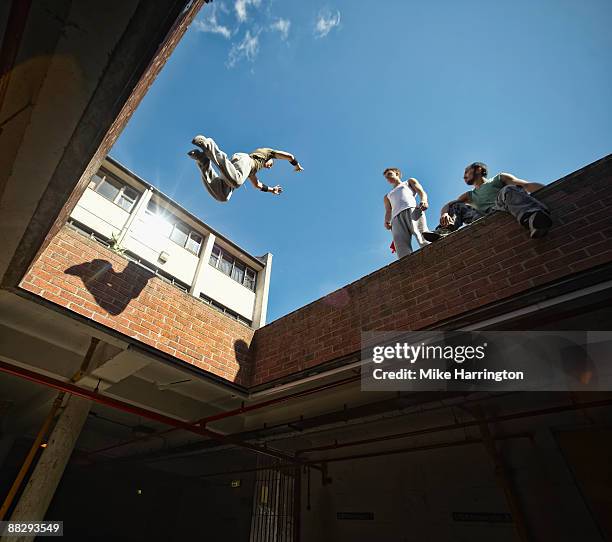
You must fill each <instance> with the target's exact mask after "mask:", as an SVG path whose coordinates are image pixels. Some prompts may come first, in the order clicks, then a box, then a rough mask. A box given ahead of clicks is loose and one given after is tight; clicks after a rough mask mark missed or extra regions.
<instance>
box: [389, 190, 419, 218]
mask: <svg viewBox="0 0 612 542" xmlns="http://www.w3.org/2000/svg"><path fill="white" fill-rule="evenodd" d="M414 194H415V193H414V191H413V190H412V188H411V186H410V185H409V184H408V181H403V182H401V183H400V184H398V185H397V186H396V187H395V188H394V189H393V190H391V192H389V193H388V194H387V197H388V198H389V202H390V203H391V218H392V219H393V218H395V217H396V216H397V215H399V214H400V213H401V212H402V211H403V210H404V209H408V208H412V209H414V208H415V207H416V206H417V202H416V197H415V195H414Z"/></svg>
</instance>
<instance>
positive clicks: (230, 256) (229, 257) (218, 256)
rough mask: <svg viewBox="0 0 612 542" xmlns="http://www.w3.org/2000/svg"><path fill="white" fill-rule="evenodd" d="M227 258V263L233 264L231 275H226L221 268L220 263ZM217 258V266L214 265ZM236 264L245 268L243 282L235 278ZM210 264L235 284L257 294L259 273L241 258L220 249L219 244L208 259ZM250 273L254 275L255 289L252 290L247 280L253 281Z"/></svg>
mask: <svg viewBox="0 0 612 542" xmlns="http://www.w3.org/2000/svg"><path fill="white" fill-rule="evenodd" d="M215 250H216V251H217V253H218V254H217V253H215ZM224 256H225V257H226V259H227V261H230V260H231V262H232V265H231V267H230V270H229V273H226V272H225V271H223V270H222V269H221V268H220V265H219V263H220V262H222V261H223V257H224ZM213 258H215V259H216V262H215V264H213V263H212V259H213ZM236 263H238V264H239V266H243V269H242V272H243V275H242V282H240V281H238V280H236V279H235V278H234V276H233V275H234V268H235V267H236ZM208 264H209V265H210V266H211V267H213V268H215V269H216V270H217V271H219V272H220V273H223V274H224V275H225V276H227V277H229V278H230V279H232V280H233V281H234V282H237V283H238V284H240V285H241V286H244V287H245V288H246V289H247V290H250V291H251V292H256V291H257V278H258V272H257V271H256V270H255V269H253V268H252V267H251V266H249V265H247V264H246V263H245V262H244V261H242V260H240V259H239V258H236V257H235V256H234V255H233V254H230V253H229V252H228V251H227V250H224V249H223V248H222V247H220V246H219V245H218V244H216V243H215V244H214V245H213V248H212V251H211V253H210V258H209V259H208ZM249 272H251V273H252V274H253V280H252V282H253V287H252V288H251V287H250V286H248V285H247V284H246V283H247V278H248V279H249V281H250V279H251V277H249V276H248V274H249Z"/></svg>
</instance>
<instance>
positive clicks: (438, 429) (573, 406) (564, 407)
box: [296, 399, 612, 456]
mask: <svg viewBox="0 0 612 542" xmlns="http://www.w3.org/2000/svg"><path fill="white" fill-rule="evenodd" d="M610 405H612V399H603V400H601V401H591V402H585V403H572V404H571V405H561V406H556V407H550V408H543V409H539V410H528V411H523V412H517V413H515V414H506V415H504V416H496V417H494V418H487V419H484V420H471V421H468V422H461V423H451V424H447V425H438V426H435V427H427V428H425V429H415V430H414V431H408V432H406V433H395V434H392V435H383V436H382V437H373V438H368V439H362V440H351V441H347V442H340V443H338V442H336V443H334V444H328V445H326V446H314V447H312V448H303V449H302V450H297V452H296V455H298V456H299V455H301V454H307V453H312V452H323V451H327V450H337V449H338V448H346V447H350V446H361V445H364V444H374V443H377V442H383V441H387V440H396V439H403V438H408V437H414V436H417V435H425V434H429V433H439V432H444V431H452V430H455V429H465V428H466V427H472V426H477V425H480V424H482V423H487V424H489V423H499V422H506V421H510V420H518V419H521V418H530V417H532V416H544V415H546V414H556V413H558V412H565V411H568V410H581V409H583V408H596V407H603V406H610Z"/></svg>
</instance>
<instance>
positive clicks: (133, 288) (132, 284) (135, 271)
mask: <svg viewBox="0 0 612 542" xmlns="http://www.w3.org/2000/svg"><path fill="white" fill-rule="evenodd" d="M64 273H66V274H67V275H73V276H75V277H79V278H80V279H81V280H82V281H83V284H84V286H85V288H87V291H88V292H89V293H90V294H91V295H92V296H93V298H94V299H95V300H96V303H98V305H100V307H102V308H103V309H104V310H105V311H107V312H108V313H109V314H112V315H113V316H116V315H118V314H121V313H122V312H123V311H124V310H125V308H126V307H127V306H128V305H129V303H130V301H131V300H132V299H135V298H137V297H138V296H139V295H140V293H141V292H142V290H143V289H144V287H145V286H146V285H147V283H148V282H149V280H150V279H152V278H153V277H155V275H154V274H153V273H150V272H148V271H146V270H145V269H143V268H142V267H140V266H138V265H137V264H135V263H134V262H128V264H127V266H126V267H125V269H124V270H123V271H121V272H120V273H117V272H115V270H114V269H113V265H112V264H111V263H110V262H109V261H107V260H101V259H95V260H92V261H90V262H84V263H82V264H79V265H73V266H72V267H69V268H68V269H66V270H65V271H64Z"/></svg>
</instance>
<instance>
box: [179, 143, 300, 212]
mask: <svg viewBox="0 0 612 542" xmlns="http://www.w3.org/2000/svg"><path fill="white" fill-rule="evenodd" d="M192 143H193V144H194V145H196V146H198V147H199V148H200V149H201V150H200V149H194V150H191V151H189V152H188V153H187V155H188V156H189V157H190V158H193V159H194V160H195V161H196V163H197V164H198V167H199V168H200V172H201V174H202V182H203V183H204V186H205V187H206V189H207V190H208V192H209V193H210V195H211V196H212V197H213V198H215V199H216V200H217V201H222V202H226V201H229V199H230V197H231V196H232V193H233V192H234V190H236V189H237V188H240V187H241V186H242V184H243V183H244V181H246V180H247V179H249V181H251V183H252V184H253V186H254V187H255V188H257V189H258V190H261V191H262V192H271V193H272V194H275V195H278V194H280V193H281V192H282V191H283V189H282V187H281V186H278V185H277V186H272V187H270V186H267V185H265V184H264V183H262V182H261V181H260V180H259V179H258V178H257V172H258V171H259V170H260V169H262V168H265V169H270V168H271V167H272V166H273V165H274V159H275V158H276V159H279V160H288V161H289V163H290V164H291V165H292V166H294V167H295V171H303V168H302V166H301V165H300V163H299V162H298V161H297V160H296V159H295V156H293V154H291V153H288V152H285V151H276V150H273V149H269V148H260V149H256V150H254V151H253V152H252V153H250V154H246V153H244V152H237V153H236V154H234V155H233V156H232V158H231V160H230V159H229V158H228V157H227V154H225V153H224V152H223V151H222V150H221V149H219V147H218V146H217V144H216V143H215V141H214V140H213V139H212V138H210V137H205V136H203V135H198V136H196V137H194V138H193V140H192ZM213 165H214V166H215V167H217V168H218V169H219V172H220V174H217V172H216V171H215V170H214V169H213V167H212V166H213Z"/></svg>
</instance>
